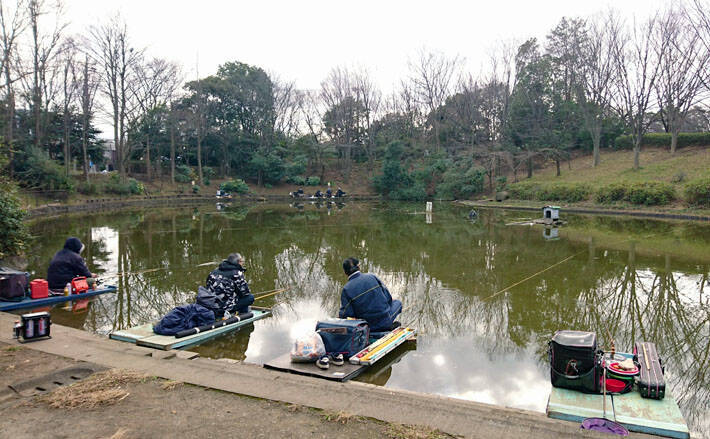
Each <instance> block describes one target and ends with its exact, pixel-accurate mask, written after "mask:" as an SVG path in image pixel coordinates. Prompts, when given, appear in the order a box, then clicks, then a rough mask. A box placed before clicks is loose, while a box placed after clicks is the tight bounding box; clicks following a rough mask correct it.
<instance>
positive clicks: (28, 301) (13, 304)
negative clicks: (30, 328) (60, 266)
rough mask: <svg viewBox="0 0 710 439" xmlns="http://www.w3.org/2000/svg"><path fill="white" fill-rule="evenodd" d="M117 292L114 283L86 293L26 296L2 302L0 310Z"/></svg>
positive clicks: (48, 304) (32, 306)
mask: <svg viewBox="0 0 710 439" xmlns="http://www.w3.org/2000/svg"><path fill="white" fill-rule="evenodd" d="M114 292H116V287H115V286H112V285H108V286H105V287H103V288H99V289H97V290H89V291H87V292H86V293H81V294H70V295H68V296H50V297H45V298H44V299H30V298H29V297H26V298H24V299H22V300H21V301H19V302H0V311H12V310H15V309H29V308H38V307H42V306H51V305H56V304H58V303H64V302H70V301H75V300H82V299H86V298H89V297H94V296H98V295H101V294H106V293H114Z"/></svg>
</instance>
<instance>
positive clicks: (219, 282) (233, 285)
mask: <svg viewBox="0 0 710 439" xmlns="http://www.w3.org/2000/svg"><path fill="white" fill-rule="evenodd" d="M243 263H244V258H243V257H242V255H240V254H239V253H232V254H230V255H229V257H228V258H227V259H225V260H224V261H222V263H221V264H219V267H218V268H217V269H216V270H214V271H212V273H210V274H209V276H207V282H206V286H207V289H208V290H210V291H212V292H213V293H214V294H215V296H216V299H217V300H216V302H217V305H218V309H217V310H215V317H216V318H218V319H219V318H222V316H223V315H224V314H225V313H227V312H228V313H229V314H231V315H233V314H236V313H245V312H248V311H249V305H251V304H252V303H254V296H253V295H252V294H251V292H250V291H249V285H248V284H247V281H246V279H244V271H246V270H244V267H242V264H243Z"/></svg>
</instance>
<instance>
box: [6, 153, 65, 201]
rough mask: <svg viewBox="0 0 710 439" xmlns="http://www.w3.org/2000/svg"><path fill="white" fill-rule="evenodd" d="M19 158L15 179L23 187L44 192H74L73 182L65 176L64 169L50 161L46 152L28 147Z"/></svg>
mask: <svg viewBox="0 0 710 439" xmlns="http://www.w3.org/2000/svg"><path fill="white" fill-rule="evenodd" d="M18 155H19V154H18ZM20 157H21V158H20V160H18V166H17V177H18V178H19V180H20V182H21V183H22V185H23V186H27V187H32V188H36V189H40V190H45V191H50V190H64V191H68V192H72V191H73V190H74V182H73V181H72V180H71V179H70V178H69V177H68V176H67V174H66V170H65V169H64V167H62V166H61V165H60V164H59V163H58V162H56V161H54V160H52V159H51V158H50V157H49V154H47V152H46V151H44V150H41V149H38V148H35V147H30V148H28V150H27V151H26V152H25V153H24V154H22V155H21V156H20Z"/></svg>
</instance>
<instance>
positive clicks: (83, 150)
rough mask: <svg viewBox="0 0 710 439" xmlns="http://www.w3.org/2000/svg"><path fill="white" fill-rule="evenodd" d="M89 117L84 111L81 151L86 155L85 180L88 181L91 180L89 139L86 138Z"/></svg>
mask: <svg viewBox="0 0 710 439" xmlns="http://www.w3.org/2000/svg"><path fill="white" fill-rule="evenodd" d="M88 119H89V117H88V116H87V115H86V112H84V117H83V123H82V129H81V131H82V133H81V153H82V156H83V157H84V181H86V182H87V183H88V182H89V157H88V154H87V152H86V149H87V139H86V130H87V129H88V126H89V120H88Z"/></svg>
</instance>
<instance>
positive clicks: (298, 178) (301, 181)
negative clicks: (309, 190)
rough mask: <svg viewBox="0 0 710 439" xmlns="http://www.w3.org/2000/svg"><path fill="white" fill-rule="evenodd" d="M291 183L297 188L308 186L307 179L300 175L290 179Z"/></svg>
mask: <svg viewBox="0 0 710 439" xmlns="http://www.w3.org/2000/svg"><path fill="white" fill-rule="evenodd" d="M289 182H290V183H292V184H295V185H296V186H305V185H306V179H305V178H303V177H301V176H300V175H295V176H293V177H290V178H289Z"/></svg>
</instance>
